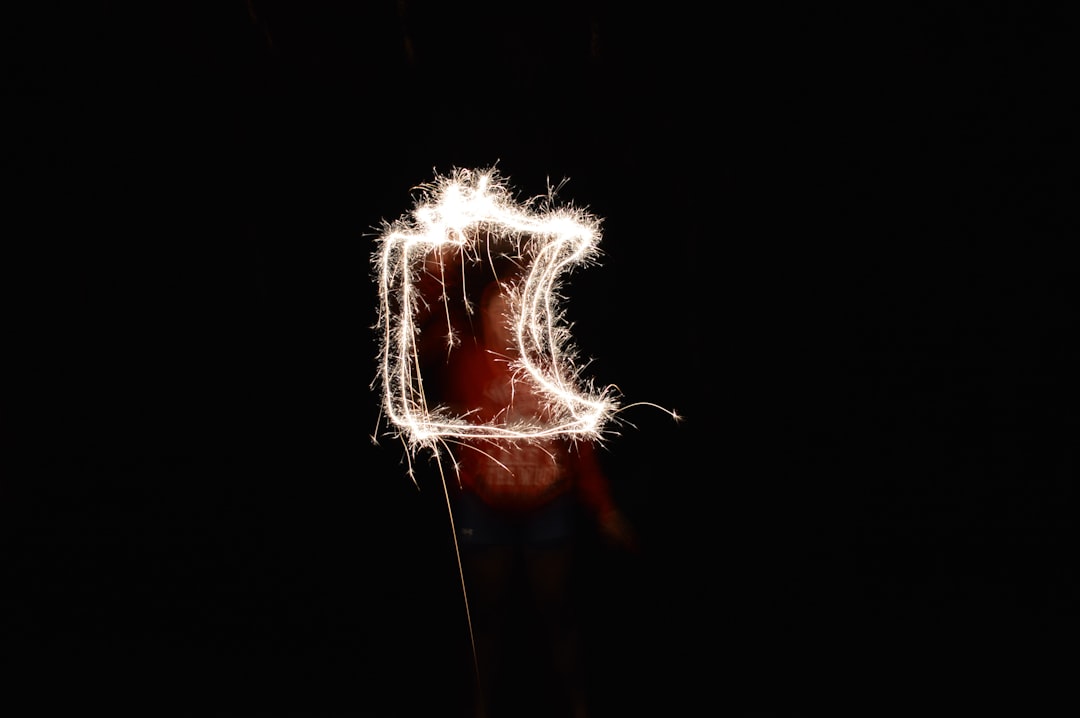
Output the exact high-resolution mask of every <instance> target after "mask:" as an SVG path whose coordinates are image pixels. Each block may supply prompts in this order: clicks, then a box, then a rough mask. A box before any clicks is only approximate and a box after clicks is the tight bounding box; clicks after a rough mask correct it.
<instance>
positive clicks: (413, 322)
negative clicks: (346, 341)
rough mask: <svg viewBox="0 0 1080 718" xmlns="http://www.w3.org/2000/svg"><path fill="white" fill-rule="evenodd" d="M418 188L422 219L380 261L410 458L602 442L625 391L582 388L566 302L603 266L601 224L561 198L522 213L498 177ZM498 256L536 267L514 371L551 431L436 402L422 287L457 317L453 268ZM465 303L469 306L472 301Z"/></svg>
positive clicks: (396, 230) (409, 219)
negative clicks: (514, 444)
mask: <svg viewBox="0 0 1080 718" xmlns="http://www.w3.org/2000/svg"><path fill="white" fill-rule="evenodd" d="M419 189H420V190H421V194H420V197H419V198H418V200H417V202H416V205H415V208H414V209H413V210H412V212H411V213H409V214H406V215H404V216H403V217H402V218H400V219H399V220H397V221H396V222H394V223H392V224H387V225H386V226H385V227H384V232H383V234H382V236H381V237H380V238H379V240H378V247H379V248H378V251H377V252H376V253H375V254H374V255H373V263H374V264H375V267H376V270H377V274H378V285H379V298H380V306H379V321H378V329H379V330H380V332H381V340H380V351H379V375H378V377H377V380H376V381H377V382H379V383H380V384H381V389H382V410H383V414H384V415H385V417H386V418H387V419H388V420H389V422H390V424H392V425H393V431H394V434H395V435H396V436H397V437H398V438H400V439H402V440H403V442H404V443H405V444H406V446H407V447H408V449H409V453H410V454H415V453H416V452H417V451H419V450H420V449H423V448H427V449H431V450H433V451H435V452H436V453H437V452H438V447H439V445H441V444H445V443H446V442H454V441H458V440H468V439H472V440H477V439H479V440H485V439H486V440H507V441H528V440H533V439H542V438H554V437H563V438H569V439H572V440H581V439H584V440H597V439H600V438H602V435H603V433H604V429H605V426H606V425H607V424H608V422H610V421H611V420H612V418H613V417H614V416H615V414H616V413H617V412H618V411H619V409H620V407H619V401H618V392H617V390H616V389H615V387H613V386H608V387H605V388H603V389H600V390H597V389H595V388H594V387H593V386H592V384H591V382H589V381H586V380H585V379H584V378H583V376H582V367H580V366H578V365H577V364H576V363H575V350H574V348H573V347H572V346H571V345H570V331H569V328H568V327H567V326H566V325H565V323H564V322H563V319H564V313H563V310H562V308H561V299H562V297H561V295H560V292H559V290H560V288H561V285H562V282H563V279H564V277H565V275H566V274H567V273H569V272H570V271H571V270H572V269H574V268H575V267H576V266H587V265H589V264H592V263H595V262H596V259H597V257H598V256H599V249H598V244H599V241H600V237H601V232H600V220H599V219H597V218H596V217H594V216H593V215H591V214H589V213H588V212H586V211H584V210H581V209H578V208H575V207H573V206H562V207H554V206H552V203H551V202H550V197H549V200H548V201H543V202H541V201H540V200H538V199H535V198H534V199H533V200H529V201H526V202H523V203H519V202H517V201H516V200H515V198H514V197H513V195H512V193H511V189H510V187H509V185H508V183H507V182H506V181H505V179H504V178H502V177H501V176H500V175H499V174H498V173H497V172H496V171H495V170H494V169H489V170H483V171H481V170H455V171H454V172H453V173H452V174H451V175H449V176H438V175H437V176H436V178H435V181H434V182H432V183H430V184H427V185H423V186H421V187H420V188H419ZM496 255H499V256H502V257H511V258H513V259H514V260H515V262H517V263H518V264H519V265H522V264H523V265H527V266H524V267H523V270H524V271H523V273H522V278H521V280H520V281H517V282H515V283H513V284H512V285H510V286H509V287H508V290H509V293H510V297H509V299H510V301H509V306H510V310H509V315H508V316H507V317H506V319H507V323H508V326H509V327H510V328H511V329H512V333H513V341H514V344H515V347H514V349H516V351H513V352H512V354H513V356H514V357H515V358H514V359H512V360H509V359H508V361H510V368H511V370H512V371H513V373H514V375H515V378H516V380H521V381H528V382H530V384H531V388H532V389H533V390H534V391H535V392H536V393H537V394H538V395H539V396H540V397H542V399H543V401H544V403H545V406H544V409H545V411H544V416H545V419H544V421H543V422H535V421H534V422H531V423H519V424H506V423H498V422H486V423H485V422H476V421H474V420H472V419H471V418H470V416H469V415H468V414H456V413H454V412H452V411H450V410H449V409H447V408H446V407H442V406H438V405H436V406H429V403H428V397H427V394H426V393H425V389H424V380H423V376H422V375H421V370H420V367H421V365H422V364H423V361H422V357H421V352H420V348H419V339H420V334H421V331H420V325H419V323H418V320H417V316H418V315H419V314H420V313H421V312H423V311H428V310H430V300H431V298H430V297H427V296H424V293H423V292H422V291H421V290H420V289H419V284H420V283H421V281H422V280H424V279H432V278H434V279H435V280H436V281H437V285H438V287H439V288H440V289H439V291H440V296H439V297H438V300H437V301H438V302H439V304H441V307H442V311H443V312H445V313H446V314H447V316H448V317H449V306H450V301H451V298H450V297H449V295H448V290H447V286H449V285H451V284H453V282H451V281H449V278H448V277H447V275H446V272H447V271H448V268H449V267H454V266H458V265H461V266H462V267H464V266H465V265H481V264H483V263H484V262H492V261H493V257H495V256H496ZM453 259H460V260H462V261H460V262H454V261H451V260H453ZM461 300H462V302H463V304H464V305H466V306H468V305H469V299H468V297H467V296H462V298H461ZM447 324H448V327H450V326H451V323H450V322H449V321H448V323H447ZM445 341H446V347H447V350H448V351H449V350H450V349H452V347H453V346H455V345H456V343H457V342H458V341H460V340H459V338H458V337H457V336H456V335H455V334H454V331H453V329H452V328H451V329H448V331H447V335H446V337H445ZM665 411H666V410H665ZM669 413H671V414H672V416H674V417H675V418H676V419H678V416H677V415H675V414H674V412H669Z"/></svg>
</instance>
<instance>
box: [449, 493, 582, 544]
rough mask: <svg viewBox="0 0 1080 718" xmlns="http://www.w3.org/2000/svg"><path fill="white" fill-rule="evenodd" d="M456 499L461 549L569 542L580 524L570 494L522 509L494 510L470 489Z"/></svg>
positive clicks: (576, 508)
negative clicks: (509, 510) (536, 506)
mask: <svg viewBox="0 0 1080 718" xmlns="http://www.w3.org/2000/svg"><path fill="white" fill-rule="evenodd" d="M454 498H455V502H454V526H455V527H456V529H457V537H458V545H460V546H461V547H462V548H470V547H471V548H479V547H482V546H552V545H555V544H559V543H563V542H566V541H569V540H570V539H571V538H572V537H573V535H574V531H575V528H576V526H577V520H578V510H579V507H578V504H577V500H576V498H575V497H574V495H573V494H571V493H566V494H562V495H561V496H557V497H555V498H554V499H552V500H551V501H549V502H548V503H546V504H544V505H543V506H541V507H539V508H537V509H534V510H532V511H523V512H506V511H499V510H498V509H493V508H491V507H490V506H488V505H487V504H485V503H484V502H483V501H482V500H481V499H480V497H478V496H477V495H476V494H473V493H472V492H469V491H462V492H460V493H458V494H457V495H456V496H455V497H454Z"/></svg>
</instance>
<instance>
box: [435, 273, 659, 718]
mask: <svg viewBox="0 0 1080 718" xmlns="http://www.w3.org/2000/svg"><path fill="white" fill-rule="evenodd" d="M514 281H515V278H514V277H512V276H511V277H509V278H496V279H494V280H492V281H490V282H489V283H487V285H486V286H485V288H484V289H483V292H482V295H481V299H480V302H479V318H480V321H479V322H478V325H479V326H478V327H477V329H478V331H475V332H473V335H472V336H465V337H464V338H463V340H462V341H461V344H460V345H459V346H458V347H457V348H456V349H455V350H454V351H453V352H451V354H450V360H449V361H447V363H446V365H445V367H446V371H445V375H444V377H443V379H442V391H443V396H444V399H445V400H446V402H447V404H448V405H449V406H451V407H453V408H454V409H455V410H456V411H457V412H459V413H460V414H461V415H467V416H469V418H470V420H471V421H475V422H477V423H486V424H490V425H496V426H504V427H522V426H543V425H544V421H545V420H546V419H548V418H550V417H549V416H548V414H549V410H548V408H547V406H546V404H545V401H544V399H543V397H542V396H541V395H540V393H539V392H538V390H537V389H536V388H534V386H533V385H532V383H531V382H530V381H529V380H528V379H526V378H524V377H523V376H520V375H518V374H516V373H515V368H514V364H513V360H514V359H515V357H516V356H517V350H516V349H515V343H514V337H513V332H512V331H511V327H510V324H509V315H510V311H509V309H510V306H509V301H510V293H509V289H510V288H511V287H512V283H513V282H514ZM455 458H456V462H457V480H456V481H453V480H451V481H450V482H449V483H450V489H451V501H452V510H453V514H454V524H455V528H456V538H457V542H458V547H459V550H460V552H461V560H462V571H463V578H464V580H465V586H466V594H467V598H468V602H469V605H470V614H471V617H472V627H473V637H474V641H475V651H476V659H477V663H476V666H477V674H478V675H477V689H476V691H475V695H474V715H475V716H476V718H490V717H491V716H493V715H498V708H499V707H500V705H501V704H500V702H499V701H500V696H503V697H505V691H503V692H500V691H499V690H498V688H499V686H500V685H507V684H508V683H509V679H511V678H515V679H516V680H518V681H520V680H522V677H521V676H516V677H514V676H510V675H508V674H510V673H511V669H512V668H513V667H514V666H512V665H508V664H507V662H506V661H505V660H504V658H505V657H507V656H508V652H507V651H506V648H507V646H506V639H507V637H508V635H507V634H508V629H509V626H510V625H511V623H510V622H511V619H512V618H513V616H512V615H511V614H513V613H515V612H517V615H521V612H520V611H519V609H523V608H528V609H529V611H528V615H531V616H533V617H534V618H536V619H537V620H538V626H537V628H538V629H539V631H538V632H539V633H540V634H541V635H542V636H543V637H544V638H545V639H546V643H547V646H546V649H547V651H548V657H549V659H550V660H549V661H548V662H547V665H548V666H550V668H551V669H552V670H551V672H550V674H549V675H551V676H552V677H553V678H554V680H555V682H556V685H555V690H554V691H553V692H551V694H552V695H553V696H556V697H557V702H558V703H559V704H561V705H562V706H563V707H565V709H566V711H565V714H566V715H570V716H573V717H574V718H586V717H587V716H588V715H589V702H590V699H589V693H588V690H587V681H586V671H585V665H584V661H583V651H582V649H583V644H582V634H581V630H580V625H579V616H578V615H577V613H576V611H575V601H574V597H573V595H572V587H573V581H572V576H573V560H574V557H575V546H576V543H577V542H576V539H577V538H578V534H579V531H580V529H581V527H582V526H583V525H585V524H584V522H583V521H582V518H591V519H592V520H593V521H594V522H595V524H594V525H595V526H596V527H597V528H598V530H599V534H600V536H601V537H603V538H604V539H605V540H606V541H607V542H609V544H610V545H611V546H613V547H617V548H619V549H624V550H629V551H635V550H637V548H638V543H637V537H636V535H635V532H634V530H633V527H632V526H631V524H630V522H629V521H628V520H627V518H626V517H625V515H624V514H623V512H622V511H621V510H620V509H619V507H618V505H617V504H616V502H615V501H614V498H613V493H612V490H611V485H610V483H609V481H608V478H607V476H606V475H605V473H604V471H603V469H602V466H601V463H600V461H599V458H598V456H597V454H596V449H595V446H594V444H593V443H592V442H590V441H585V440H571V439H566V438H555V437H549V438H527V439H517V440H510V439H470V440H468V441H463V442H461V443H459V444H457V445H456V446H455ZM516 586H523V587H524V589H525V590H524V594H523V593H522V592H521V591H520V590H518V589H516V588H515V587H516ZM520 599H526V600H528V601H530V602H531V606H522V605H520ZM510 657H512V656H510ZM504 679H505V680H504ZM524 680H525V681H526V683H528V682H529V681H530V680H531V681H532V686H531V687H532V688H535V689H536V690H538V691H539V690H542V689H543V688H544V687H543V686H541V685H537V682H538V681H540V680H541V677H540V676H531V677H525V679H524ZM519 714H520V713H519Z"/></svg>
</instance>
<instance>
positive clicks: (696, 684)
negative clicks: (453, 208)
mask: <svg viewBox="0 0 1080 718" xmlns="http://www.w3.org/2000/svg"><path fill="white" fill-rule="evenodd" d="M865 5H868V6H874V7H873V8H868V7H845V6H838V5H831V6H822V5H820V4H790V5H789V6H783V5H779V6H772V5H770V6H768V7H757V8H756V9H753V10H751V9H745V8H742V7H739V6H731V7H728V6H726V5H722V4H721V5H719V6H717V7H715V8H713V7H708V8H706V7H702V8H701V9H696V8H693V7H691V6H689V5H686V4H681V5H680V4H669V5H666V6H665V5H640V6H635V5H634V4H633V3H615V2H602V1H599V0H597V1H595V2H579V3H575V2H548V3H505V4H499V3H493V2H479V3H477V2H465V3H439V2H416V1H414V0H401V2H397V3H395V2H391V1H389V0H386V1H382V2H370V3H346V2H324V1H319V2H303V3H299V2H293V3H289V2H260V1H257V0H249V2H243V1H241V0H237V1H235V2H232V1H222V2H215V3H210V2H193V3H127V4H125V3H115V2H109V3H106V2H98V3H82V4H79V6H78V7H77V8H74V9H65V8H61V7H60V6H58V5H51V4H48V3H39V4H36V5H35V8H36V9H35V10H34V11H32V12H31V11H29V10H26V9H25V8H23V7H21V6H20V7H19V8H16V9H13V10H6V11H5V14H6V15H7V18H8V22H5V27H6V29H5V34H6V35H7V37H6V38H5V48H6V53H7V67H6V68H5V77H4V80H5V85H6V90H7V92H6V95H7V99H8V102H7V109H8V111H7V112H6V113H5V114H6V115H8V119H10V120H13V122H12V124H10V125H9V127H8V130H7V131H6V133H5V140H6V141H5V145H6V147H5V154H4V157H5V167H6V169H7V170H8V171H9V174H10V176H11V178H12V179H13V180H14V182H13V183H12V185H13V186H9V191H8V193H7V195H6V197H5V199H6V200H7V202H6V204H7V205H8V206H9V208H10V210H11V211H10V212H8V213H7V216H8V217H9V221H10V224H8V226H7V228H6V231H5V235H6V240H7V241H6V243H5V244H6V245H7V250H8V252H7V256H8V257H9V259H8V260H5V262H4V270H5V275H7V276H6V281H5V287H6V288H9V290H10V292H9V299H8V301H7V302H6V309H7V310H8V311H7V312H6V313H5V314H6V317H7V319H6V322H5V344H4V346H5V350H6V351H5V352H4V353H5V354H6V355H8V357H9V358H11V359H14V362H13V366H14V368H13V369H11V370H9V372H8V373H7V374H6V378H7V379H8V381H7V382H5V385H6V387H5V393H4V404H3V414H2V416H0V421H2V429H3V437H4V456H5V465H4V469H3V475H2V483H0V491H2V494H0V510H2V511H3V516H2V518H3V524H2V531H3V534H2V535H3V540H4V542H5V543H4V545H3V552H2V557H3V574H2V580H3V585H4V586H5V588H4V589H3V594H2V595H3V599H2V601H3V602H2V604H0V608H2V612H3V619H4V624H3V625H4V629H5V631H6V634H5V637H4V642H3V645H4V647H5V649H6V650H5V653H6V654H7V656H8V657H9V658H11V660H12V661H13V663H14V666H15V669H16V670H14V671H12V672H7V673H5V674H4V678H5V679H6V680H9V681H10V682H11V684H12V686H13V687H20V686H21V687H24V688H26V689H27V690H26V691H25V693H26V695H27V697H28V698H29V699H30V705H31V706H36V707H37V708H39V709H41V712H43V713H49V714H50V715H51V714H52V711H53V710H55V708H56V707H57V706H58V705H59V704H61V703H63V704H64V705H65V706H67V705H74V706H80V707H83V708H102V709H104V710H107V711H110V712H113V713H116V712H117V711H124V712H127V711H130V712H132V713H134V714H138V715H147V716H154V715H176V714H184V715H192V716H196V715H197V716H226V715H228V716H270V715H275V716H276V715H282V716H284V715H289V716H324V715H325V716H329V715H342V716H346V715H349V716H351V715H363V716H368V715H372V716H388V717H390V716H427V715H447V716H455V715H463V713H462V712H461V706H462V705H463V704H464V696H465V694H466V691H467V687H468V682H469V680H470V678H471V673H470V671H471V663H470V661H471V658H470V654H469V648H468V634H467V625H466V622H465V616H464V606H463V602H462V599H461V590H460V585H459V583H458V575H457V566H456V561H455V557H454V553H453V545H452V542H451V536H450V531H449V526H448V523H447V520H446V513H445V505H444V503H443V498H442V495H441V489H440V486H439V483H438V476H437V473H436V472H435V471H434V469H433V467H432V466H431V465H430V464H429V463H428V462H427V461H426V459H424V458H423V457H421V458H420V459H419V460H418V461H417V463H416V470H417V473H416V476H417V484H416V485H414V484H413V483H412V481H411V480H410V479H409V478H408V476H407V468H408V467H407V465H406V463H405V462H404V458H405V457H404V453H403V450H402V448H401V445H400V444H399V443H398V442H396V441H395V440H392V439H388V438H387V437H385V436H382V437H380V438H381V439H382V441H381V443H380V444H379V445H376V444H375V443H373V441H372V435H373V434H375V433H376V432H377V431H379V429H378V423H377V422H378V420H379V412H378V402H377V395H376V394H375V393H374V392H372V391H371V390H370V388H369V385H370V383H371V382H372V380H373V379H374V377H375V366H374V357H375V351H376V345H375V333H374V332H373V330H372V325H373V323H374V322H375V308H376V304H377V297H376V294H375V287H374V284H373V282H372V273H371V265H370V255H371V253H372V251H373V249H374V240H375V237H376V236H377V234H378V231H379V226H380V223H381V222H382V221H383V220H393V219H396V218H397V217H399V216H400V215H402V214H403V213H405V212H406V211H408V210H409V209H410V208H411V207H412V201H413V195H412V193H411V189H412V188H413V187H414V186H416V185H418V184H420V183H423V182H427V181H429V180H431V179H432V178H433V176H434V173H435V172H439V173H446V172H448V171H450V170H451V169H453V168H454V167H487V166H491V165H493V164H497V166H498V167H499V169H500V171H501V172H502V173H503V174H504V175H506V176H508V177H509V178H510V179H511V181H512V183H513V184H514V186H515V187H516V188H517V189H518V190H520V192H521V194H522V195H523V196H533V195H538V194H544V193H545V192H546V191H547V189H548V187H549V185H550V184H558V183H559V182H560V181H561V180H562V179H564V178H565V179H568V182H567V183H566V184H565V186H564V187H563V188H562V190H561V191H560V193H559V195H558V196H559V197H560V198H561V199H562V200H564V201H567V202H571V203H574V204H576V205H578V206H584V207H587V208H588V209H590V210H591V211H592V212H594V213H595V214H596V215H598V216H599V217H601V218H603V222H604V224H603V229H604V238H603V241H602V243H601V249H602V250H603V252H604V255H603V257H602V260H601V263H600V265H599V266H597V267H591V268H588V269H583V270H581V271H580V272H578V273H575V274H574V275H573V277H572V278H571V280H570V282H569V285H568V293H569V296H570V301H569V302H568V312H569V315H570V318H571V319H572V320H573V321H574V323H575V341H576V344H577V345H578V346H579V348H581V350H582V353H583V354H585V355H587V356H590V357H594V358H595V361H594V363H593V364H592V365H591V366H590V373H591V375H592V376H593V377H595V379H596V380H597V381H598V382H599V383H601V384H608V383H612V384H616V385H618V386H619V387H620V389H621V390H622V392H623V394H624V396H625V400H626V402H627V403H631V402H635V401H645V402H653V403H656V404H658V405H661V406H663V407H666V408H669V409H673V410H676V411H678V412H679V413H680V414H681V415H682V416H684V417H685V419H684V421H683V422H681V423H678V424H676V423H674V422H673V421H672V420H671V419H670V417H668V416H667V415H666V414H664V413H663V412H662V411H658V410H655V409H651V408H648V407H638V408H634V409H631V410H629V411H628V412H627V413H626V414H625V415H624V418H625V419H626V420H627V422H629V423H628V424H626V425H623V426H622V427H621V433H620V435H619V436H615V437H612V439H611V440H610V441H609V442H608V443H607V448H606V450H605V451H604V453H603V454H602V459H603V461H604V462H605V467H606V469H607V470H608V472H609V474H610V476H611V478H612V481H613V484H614V489H615V491H616V495H617V498H618V500H619V502H620V504H621V505H622V506H623V508H624V509H625V510H626V512H627V513H628V514H629V515H630V517H631V519H632V520H633V521H634V523H635V525H636V526H637V528H638V530H639V532H640V533H641V536H642V539H643V545H644V548H643V551H642V553H641V554H640V555H624V554H621V553H617V552H614V551H612V550H611V549H609V548H607V547H605V546H604V545H602V544H601V543H599V542H598V541H596V539H595V537H593V536H587V538H586V543H585V545H584V547H583V554H582V561H581V564H580V572H579V577H578V588H579V589H580V590H579V593H578V595H579V597H580V601H581V610H582V611H583V615H584V616H585V617H586V618H587V619H588V623H587V632H588V633H587V640H588V641H589V646H590V654H589V656H590V666H591V671H592V675H593V680H594V685H595V688H596V694H595V695H596V701H597V711H596V712H597V715H598V716H601V717H602V716H609V715H610V716H614V715H626V714H632V715H678V714H682V713H685V712H686V711H688V710H691V709H693V710H694V711H695V712H704V713H709V714H713V715H731V716H780V715H783V716H796V715H800V716H801V715H818V714H821V715H826V714H828V715H835V714H837V713H850V714H852V715H873V716H877V715H884V714H898V715H899V714H904V715H908V714H910V713H912V712H915V711H917V712H918V713H919V714H922V715H926V714H934V715H937V714H946V713H947V714H950V715H955V714H967V713H969V712H970V711H974V710H975V709H977V708H978V709H983V708H986V707H999V706H1004V707H1008V708H1009V709H1010V710H1012V711H1014V712H1015V711H1016V710H1020V712H1021V713H1023V712H1027V713H1028V714H1031V711H1032V710H1034V711H1035V712H1036V713H1040V712H1041V713H1042V714H1045V712H1044V711H1043V709H1044V708H1045V707H1047V706H1050V705H1052V704H1054V703H1056V702H1057V701H1058V700H1060V699H1061V698H1063V697H1065V695H1066V694H1065V692H1064V688H1065V686H1066V684H1065V682H1064V677H1065V676H1066V675H1067V673H1066V671H1065V668H1066V667H1067V665H1068V664H1067V663H1066V662H1064V661H1063V659H1061V658H1059V657H1058V656H1059V654H1060V655H1064V656H1066V657H1068V656H1072V655H1075V645H1076V643H1075V629H1076V601H1077V598H1078V596H1077V591H1076V582H1075V581H1076V568H1075V566H1076V556H1075V553H1074V550H1073V549H1072V548H1071V547H1070V542H1071V541H1073V540H1075V538H1076V535H1075V534H1076V529H1075V517H1076V513H1075V511H1076V503H1075V501H1076V495H1075V473H1076V461H1075V437H1076V435H1077V434H1076V429H1077V426H1076V408H1075V407H1076V398H1077V396H1076V385H1075V379H1074V376H1075V366H1076V358H1077V357H1076V352H1075V348H1074V345H1075V336H1076V330H1077V326H1076V318H1075V312H1074V307H1075V306H1076V302H1077V285H1076V279H1077V272H1076V270H1075V267H1074V265H1072V264H1070V263H1068V262H1066V261H1065V260H1064V258H1063V255H1062V254H1060V253H1059V250H1060V248H1061V247H1064V246H1067V244H1068V243H1069V242H1070V241H1071V240H1073V239H1074V238H1075V236H1076V235H1075V223H1074V217H1075V208H1076V205H1075V198H1074V197H1073V196H1072V195H1070V194H1068V193H1067V191H1066V190H1067V188H1068V183H1067V182H1066V179H1067V178H1068V177H1069V176H1075V171H1074V169H1073V168H1071V167H1067V166H1066V158H1067V156H1068V155H1067V152H1068V151H1069V149H1071V148H1072V139H1073V137H1072V133H1073V127H1074V126H1075V123H1074V119H1075V118H1074V117H1073V116H1071V115H1070V114H1069V113H1068V111H1067V110H1068V108H1069V106H1070V102H1069V101H1070V99H1071V96H1072V94H1073V93H1072V92H1071V90H1070V87H1071V85H1070V84H1069V82H1068V81H1067V79H1066V73H1065V71H1064V69H1063V68H1064V67H1065V66H1066V54H1067V53H1066V48H1067V44H1068V42H1069V41H1070V40H1071V38H1073V37H1075V31H1076V29H1077V28H1076V26H1075V23H1074V22H1073V18H1072V17H1071V16H1069V15H1068V14H1067V13H1066V12H1064V11H1063V10H1062V8H1063V6H1064V4H1054V3H1025V4H1023V7H1018V8H1013V9H1007V10H1006V9H1000V8H997V7H995V6H989V5H986V4H983V3H969V4H960V3H935V4H929V5H927V6H923V5H916V4H912V5H906V4H902V3H901V4H891V5H889V6H888V8H884V7H879V5H881V4H878V3H866V4H865ZM1061 652H1063V653H1061ZM517 659H518V661H519V662H521V663H524V664H526V665H530V663H529V662H530V661H531V660H532V659H531V658H530V657H529V655H528V653H527V652H526V651H524V650H523V651H522V653H521V655H519V656H517ZM19 693H21V692H19ZM4 695H5V697H4V698H0V701H5V702H6V701H8V700H11V701H12V702H14V701H15V698H14V696H15V695H16V693H15V692H12V693H5V694H4ZM6 696H12V698H10V699H9V698H8V697H6ZM1070 700H1071V699H1070ZM27 710H28V709H25V708H24V709H22V710H21V711H20V712H19V713H18V714H19V715H25V714H27Z"/></svg>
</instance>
